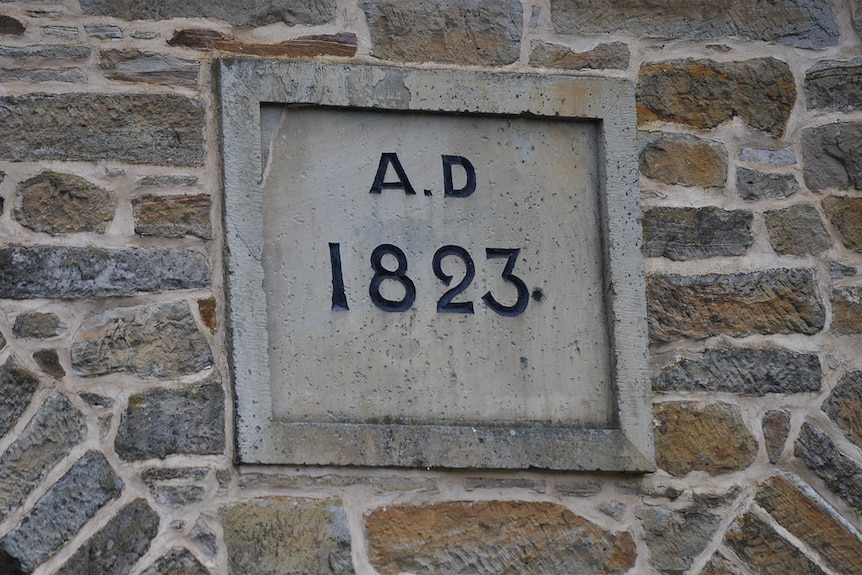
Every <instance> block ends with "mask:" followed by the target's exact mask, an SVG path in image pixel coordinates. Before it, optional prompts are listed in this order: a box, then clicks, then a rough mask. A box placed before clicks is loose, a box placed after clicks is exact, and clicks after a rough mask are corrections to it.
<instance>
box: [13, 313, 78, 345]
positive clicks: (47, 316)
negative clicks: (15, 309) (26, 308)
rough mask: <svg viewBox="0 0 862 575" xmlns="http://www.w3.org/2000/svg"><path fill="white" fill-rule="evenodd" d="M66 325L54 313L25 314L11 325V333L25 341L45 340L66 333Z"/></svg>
mask: <svg viewBox="0 0 862 575" xmlns="http://www.w3.org/2000/svg"><path fill="white" fill-rule="evenodd" d="M66 329H67V328H66V324H65V323H63V322H62V321H60V318H59V317H57V314H55V313H40V312H25V313H22V314H19V315H18V316H17V317H16V318H15V323H13V324H12V333H14V334H15V336H17V337H23V338H27V339H46V338H49V337H56V336H58V335H62V334H64V333H66Z"/></svg>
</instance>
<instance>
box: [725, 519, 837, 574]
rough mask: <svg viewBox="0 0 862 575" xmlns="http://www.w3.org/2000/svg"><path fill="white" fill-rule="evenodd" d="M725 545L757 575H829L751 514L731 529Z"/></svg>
mask: <svg viewBox="0 0 862 575" xmlns="http://www.w3.org/2000/svg"><path fill="white" fill-rule="evenodd" d="M724 541H725V543H726V544H727V546H728V547H730V548H731V549H733V551H734V552H735V553H736V555H737V556H738V557H739V558H740V559H742V560H743V561H744V562H745V563H746V564H747V565H748V567H749V568H751V569H753V570H754V572H755V573H762V574H764V575H766V574H771V573H776V574H777V573H793V575H825V573H823V571H822V570H821V569H820V568H819V567H817V565H815V564H814V563H812V562H811V560H810V559H808V558H807V557H806V556H805V555H803V554H802V552H801V551H799V550H798V549H797V548H796V547H794V546H793V545H791V544H790V543H788V542H787V541H786V540H785V539H783V538H782V537H781V536H780V535H779V534H778V533H776V531H775V530H774V529H773V528H772V527H770V526H769V525H768V524H766V523H764V522H763V521H762V520H761V519H759V518H758V517H757V516H755V515H753V514H751V513H746V514H745V515H743V516H742V517H740V518H739V519H737V520H736V522H735V523H734V524H733V525H731V527H730V529H729V530H728V532H727V533H726V534H725V537H724Z"/></svg>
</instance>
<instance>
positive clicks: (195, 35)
mask: <svg viewBox="0 0 862 575" xmlns="http://www.w3.org/2000/svg"><path fill="white" fill-rule="evenodd" d="M168 45H170V46H183V47H186V48H193V49H195V50H218V51H220V52H233V53H235V54H242V55H244V56H262V57H266V58H275V57H281V58H308V57H312V56H347V57H350V56H354V55H355V54H356V47H357V41H356V34H352V33H346V32H340V33H338V34H314V35H311V36H300V37H299V38H294V39H292V40H285V41H283V42H278V43H274V44H272V43H266V44H264V43H258V42H243V41H241V40H236V39H235V38H234V37H233V36H230V35H228V34H223V33H221V32H217V31H215V30H207V29H196V28H186V29H183V30H177V31H176V32H174V35H173V36H172V37H171V39H170V40H168Z"/></svg>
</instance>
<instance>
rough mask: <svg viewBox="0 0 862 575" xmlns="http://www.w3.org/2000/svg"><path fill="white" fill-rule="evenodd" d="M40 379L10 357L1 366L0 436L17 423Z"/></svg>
mask: <svg viewBox="0 0 862 575" xmlns="http://www.w3.org/2000/svg"><path fill="white" fill-rule="evenodd" d="M37 387H39V380H38V379H36V376H34V375H33V374H32V373H30V372H29V371H27V370H26V369H24V368H23V367H21V366H20V365H18V362H16V361H15V358H14V357H11V356H10V357H9V359H7V360H6V363H4V364H3V366H2V367H0V437H2V436H4V435H6V432H7V431H9V429H11V428H12V426H13V425H15V422H16V421H18V417H19V416H20V415H21V413H22V412H23V411H24V410H25V409H27V406H28V405H30V399H32V397H33V393H35V391H36V388H37Z"/></svg>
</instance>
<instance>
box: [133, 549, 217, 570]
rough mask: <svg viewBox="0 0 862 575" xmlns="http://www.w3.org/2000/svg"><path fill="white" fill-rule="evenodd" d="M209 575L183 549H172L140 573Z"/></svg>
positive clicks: (187, 551)
mask: <svg viewBox="0 0 862 575" xmlns="http://www.w3.org/2000/svg"><path fill="white" fill-rule="evenodd" d="M177 573H182V575H210V572H209V570H207V568H206V567H204V566H203V565H201V562H200V561H198V560H197V558H196V557H195V556H194V555H193V554H192V552H191V551H189V550H188V549H186V548H185V547H174V548H173V549H171V550H170V551H168V552H167V554H166V555H165V556H164V557H162V558H160V559H159V560H158V561H156V562H155V563H153V565H152V566H150V567H149V568H147V569H146V570H144V571H143V572H141V575H176V574H177Z"/></svg>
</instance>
